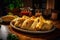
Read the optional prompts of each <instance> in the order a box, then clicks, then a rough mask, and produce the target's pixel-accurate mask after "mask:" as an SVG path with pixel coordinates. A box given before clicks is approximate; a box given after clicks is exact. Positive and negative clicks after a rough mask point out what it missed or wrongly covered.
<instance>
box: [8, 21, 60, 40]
mask: <svg viewBox="0 0 60 40" xmlns="http://www.w3.org/2000/svg"><path fill="white" fill-rule="evenodd" d="M53 22H54V24H55V26H56V28H57V29H56V30H55V31H53V32H51V33H46V34H29V33H24V32H21V31H18V30H15V29H13V28H12V27H11V26H10V25H9V26H8V27H9V30H10V32H11V33H13V34H16V35H17V36H18V37H19V39H20V40H56V38H58V37H60V21H53ZM57 40H58V39H57Z"/></svg>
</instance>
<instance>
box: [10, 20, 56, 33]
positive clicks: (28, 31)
mask: <svg viewBox="0 0 60 40" xmlns="http://www.w3.org/2000/svg"><path fill="white" fill-rule="evenodd" d="M12 23H13V21H11V22H10V25H11V26H12V28H14V29H16V30H18V31H22V32H26V33H33V34H39V33H50V32H53V31H54V30H55V29H56V27H55V26H53V28H52V29H51V30H48V31H30V30H25V29H21V28H17V27H15V26H14V25H13V24H12Z"/></svg>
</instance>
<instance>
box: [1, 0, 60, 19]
mask: <svg viewBox="0 0 60 40" xmlns="http://www.w3.org/2000/svg"><path fill="white" fill-rule="evenodd" d="M20 8H30V9H33V10H32V13H33V14H34V13H35V9H40V10H42V14H44V13H43V12H44V10H46V9H50V10H55V11H54V12H57V14H58V17H57V18H58V19H60V18H59V17H60V12H59V11H60V1H59V0H0V17H1V16H4V15H7V14H8V13H9V12H12V13H14V14H16V15H19V13H20V10H21V9H20Z"/></svg>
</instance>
